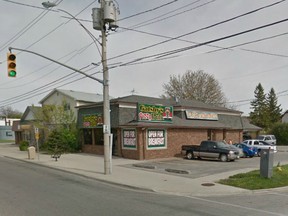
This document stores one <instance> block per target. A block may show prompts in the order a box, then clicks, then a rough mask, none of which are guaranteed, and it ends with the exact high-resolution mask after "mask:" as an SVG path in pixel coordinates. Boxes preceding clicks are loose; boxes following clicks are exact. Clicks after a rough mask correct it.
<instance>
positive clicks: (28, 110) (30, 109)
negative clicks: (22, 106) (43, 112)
mask: <svg viewBox="0 0 288 216" xmlns="http://www.w3.org/2000/svg"><path fill="white" fill-rule="evenodd" d="M40 109H41V107H40V106H27V108H26V110H25V112H24V113H23V115H22V116H21V120H20V121H21V122H23V121H25V120H26V118H27V116H28V114H29V113H33V114H35V113H36V112H37V111H38V110H40Z"/></svg>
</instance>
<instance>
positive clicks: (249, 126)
mask: <svg viewBox="0 0 288 216" xmlns="http://www.w3.org/2000/svg"><path fill="white" fill-rule="evenodd" d="M242 124H243V130H244V131H260V130H262V128H261V127H258V126H256V125H253V124H251V123H250V121H249V118H248V117H245V116H242Z"/></svg>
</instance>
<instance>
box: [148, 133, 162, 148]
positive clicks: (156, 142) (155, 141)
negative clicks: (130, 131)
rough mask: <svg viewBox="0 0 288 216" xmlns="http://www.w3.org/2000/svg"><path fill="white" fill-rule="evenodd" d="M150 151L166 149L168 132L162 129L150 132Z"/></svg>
mask: <svg viewBox="0 0 288 216" xmlns="http://www.w3.org/2000/svg"><path fill="white" fill-rule="evenodd" d="M147 141H148V149H155V148H166V131H165V130H160V129H151V130H148V140H147Z"/></svg>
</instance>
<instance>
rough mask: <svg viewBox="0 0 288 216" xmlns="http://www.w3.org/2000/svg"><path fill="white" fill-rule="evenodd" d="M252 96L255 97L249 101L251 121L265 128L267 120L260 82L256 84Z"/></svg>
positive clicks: (264, 98)
mask: <svg viewBox="0 0 288 216" xmlns="http://www.w3.org/2000/svg"><path fill="white" fill-rule="evenodd" d="M254 96H255V99H254V100H252V101H251V109H252V110H253V111H252V112H250V119H251V123H252V124H255V125H257V126H259V127H262V128H266V127H267V125H268V122H269V121H268V119H267V105H266V96H265V93H264V88H263V87H262V85H261V83H259V84H258V85H257V86H256V88H255V91H254Z"/></svg>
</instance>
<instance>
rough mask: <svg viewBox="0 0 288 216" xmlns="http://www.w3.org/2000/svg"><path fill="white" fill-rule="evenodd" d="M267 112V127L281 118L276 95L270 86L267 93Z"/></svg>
mask: <svg viewBox="0 0 288 216" xmlns="http://www.w3.org/2000/svg"><path fill="white" fill-rule="evenodd" d="M266 100H267V109H268V110H267V112H268V115H269V125H268V126H269V128H271V126H272V125H273V124H275V123H277V122H280V120H281V112H282V109H281V108H280V106H281V105H277V97H276V94H275V91H274V89H273V88H271V90H270V92H269V93H268V95H267V98H266Z"/></svg>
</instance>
